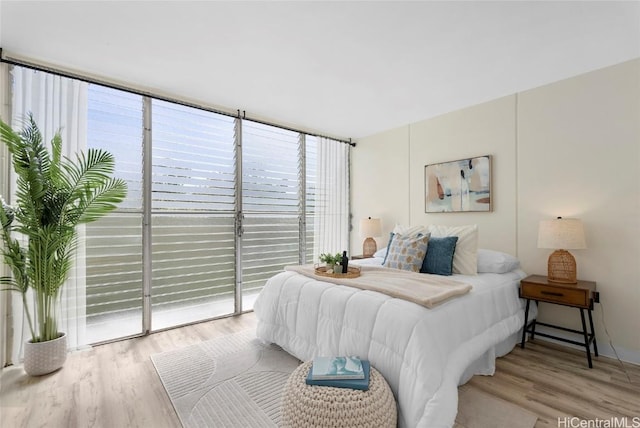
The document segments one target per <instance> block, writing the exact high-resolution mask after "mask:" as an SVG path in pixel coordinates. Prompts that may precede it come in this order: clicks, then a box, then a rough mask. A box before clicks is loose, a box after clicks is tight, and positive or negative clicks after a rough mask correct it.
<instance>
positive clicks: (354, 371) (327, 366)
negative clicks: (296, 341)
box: [310, 357, 364, 380]
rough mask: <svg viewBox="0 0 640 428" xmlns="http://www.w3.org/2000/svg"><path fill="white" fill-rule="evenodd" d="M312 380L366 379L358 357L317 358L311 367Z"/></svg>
mask: <svg viewBox="0 0 640 428" xmlns="http://www.w3.org/2000/svg"><path fill="white" fill-rule="evenodd" d="M310 372H311V379H313V380H329V379H364V371H363V370H362V363H361V361H360V358H358V357H315V358H314V359H313V364H312V365H311V370H310Z"/></svg>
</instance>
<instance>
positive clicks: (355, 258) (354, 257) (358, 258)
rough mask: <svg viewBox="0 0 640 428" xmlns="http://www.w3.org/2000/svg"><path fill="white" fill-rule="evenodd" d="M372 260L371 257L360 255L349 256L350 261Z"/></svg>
mask: <svg viewBox="0 0 640 428" xmlns="http://www.w3.org/2000/svg"><path fill="white" fill-rule="evenodd" d="M371 258H373V256H366V257H365V256H363V255H362V254H359V255H357V256H351V260H362V259H371Z"/></svg>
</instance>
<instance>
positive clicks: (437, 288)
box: [284, 265, 471, 308]
mask: <svg viewBox="0 0 640 428" xmlns="http://www.w3.org/2000/svg"><path fill="white" fill-rule="evenodd" d="M358 267H359V268H360V269H361V271H360V276H359V277H357V278H339V277H336V278H333V277H327V276H321V275H316V274H315V269H314V267H313V265H303V266H286V267H285V268H284V269H285V270H287V271H292V272H297V273H300V274H302V275H305V276H308V277H310V278H314V279H317V280H319V281H326V282H330V283H332V284H337V285H348V286H350V287H355V288H360V289H362V290H371V291H377V292H379V293H383V294H386V295H388V296H391V297H397V298H400V299H404V300H408V301H410V302H413V303H417V304H418V305H422V306H425V307H427V308H432V307H434V306H435V305H437V304H439V303H442V302H444V301H445V300H447V299H450V298H452V297H455V296H461V295H463V294H466V293H468V292H469V291H470V290H471V285H469V284H464V283H462V282H459V281H454V280H452V279H448V278H446V277H443V276H440V275H431V274H427V273H415V272H409V271H404V270H398V269H389V268H384V267H376V266H358Z"/></svg>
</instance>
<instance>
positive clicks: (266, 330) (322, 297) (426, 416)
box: [254, 270, 535, 428]
mask: <svg viewBox="0 0 640 428" xmlns="http://www.w3.org/2000/svg"><path fill="white" fill-rule="evenodd" d="M524 276H525V274H524V272H522V271H521V270H515V271H512V272H509V273H506V274H479V275H477V276H464V275H454V276H453V277H452V278H453V279H455V280H458V281H461V282H466V283H468V284H471V285H472V286H473V289H472V290H471V292H469V293H468V294H466V295H464V296H461V297H457V298H455V299H452V300H450V301H448V302H445V303H443V304H441V305H439V306H437V307H435V308H432V309H427V308H425V307H423V306H419V305H417V304H414V303H410V302H407V301H404V300H400V299H396V298H392V297H389V296H386V295H384V294H381V293H377V292H374V291H365V290H359V289H355V288H351V287H346V286H339V285H333V284H329V283H327V282H323V281H319V280H315V279H312V278H309V277H306V276H303V275H300V274H298V273H294V272H283V273H280V274H277V275H276V276H274V277H273V278H271V279H270V280H269V281H268V282H267V284H266V285H265V287H264V289H263V290H262V292H261V293H260V296H259V297H258V300H257V301H256V303H255V306H254V310H255V313H256V315H257V318H258V328H257V335H258V337H259V338H260V339H262V340H264V341H267V342H271V343H275V344H277V345H279V346H281V347H282V348H283V349H284V350H286V351H287V352H289V353H290V354H292V355H294V356H295V357H297V358H299V359H300V360H303V361H307V360H310V359H312V358H313V357H314V356H335V355H357V356H360V357H361V358H366V359H368V360H369V361H370V362H371V364H372V365H373V366H374V367H375V368H376V369H378V370H379V371H380V372H381V373H382V375H383V376H384V377H385V379H386V380H387V382H389V385H390V386H391V389H392V390H393V393H394V395H395V397H396V400H397V402H398V411H399V413H398V423H399V426H401V427H416V426H417V427H429V428H436V427H450V426H452V425H453V423H454V421H455V416H456V413H457V407H458V389H457V386H458V385H459V384H462V383H464V382H466V381H467V380H468V379H469V377H470V376H471V375H473V374H493V372H494V369H495V358H496V356H500V355H504V354H505V353H507V352H509V351H510V350H511V349H512V348H513V346H514V345H515V343H516V341H517V336H518V335H517V334H516V333H517V332H518V331H519V330H520V329H521V328H522V324H523V322H524V310H523V304H522V301H521V300H520V299H519V298H518V283H519V280H520V279H521V278H523V277H524ZM532 309H533V308H532ZM533 310H535V309H533ZM531 316H535V313H532V315H531Z"/></svg>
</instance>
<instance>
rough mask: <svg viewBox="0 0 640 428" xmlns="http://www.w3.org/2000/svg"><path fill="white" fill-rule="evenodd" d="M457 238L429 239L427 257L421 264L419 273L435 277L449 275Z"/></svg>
mask: <svg viewBox="0 0 640 428" xmlns="http://www.w3.org/2000/svg"><path fill="white" fill-rule="evenodd" d="M456 242H458V237H457V236H447V237H445V238H433V237H432V238H431V239H429V245H428V246H427V255H426V257H425V258H424V262H423V263H422V268H421V269H420V272H421V273H433V274H436V275H451V273H452V269H453V254H454V253H455V251H456Z"/></svg>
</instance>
